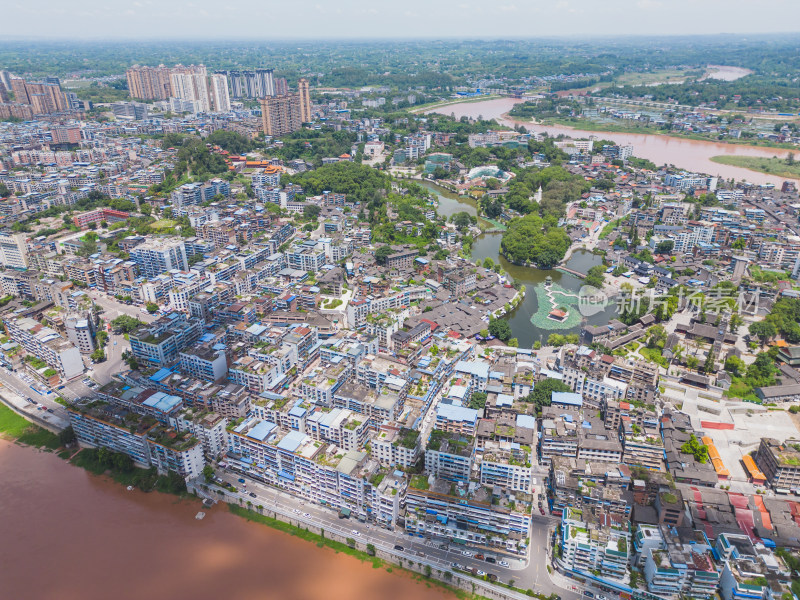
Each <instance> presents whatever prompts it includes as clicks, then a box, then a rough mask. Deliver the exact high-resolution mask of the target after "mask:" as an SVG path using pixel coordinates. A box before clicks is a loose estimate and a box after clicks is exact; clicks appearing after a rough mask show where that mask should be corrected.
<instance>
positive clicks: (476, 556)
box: [475, 554, 486, 560]
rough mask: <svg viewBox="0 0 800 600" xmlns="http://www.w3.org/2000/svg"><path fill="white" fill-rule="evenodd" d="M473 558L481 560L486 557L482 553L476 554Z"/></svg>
mask: <svg viewBox="0 0 800 600" xmlns="http://www.w3.org/2000/svg"><path fill="white" fill-rule="evenodd" d="M475 558H476V559H478V560H483V559H484V558H486V557H485V556H484V555H483V554H476V555H475Z"/></svg>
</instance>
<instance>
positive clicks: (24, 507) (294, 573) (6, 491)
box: [0, 440, 454, 600]
mask: <svg viewBox="0 0 800 600" xmlns="http://www.w3.org/2000/svg"><path fill="white" fill-rule="evenodd" d="M0 473H2V484H0V514H2V518H0V542H1V543H0V598H2V599H3V600H108V599H112V598H113V599H114V600H127V599H131V600H134V599H136V600H140V599H141V598H155V599H162V598H174V599H176V600H183V599H188V598H190V599H192V600H206V599H208V600H220V599H231V600H316V599H320V600H322V599H324V600H353V599H357V600H360V599H362V598H363V599H369V598H381V599H387V600H401V599H403V600H405V599H407V598H415V599H417V598H419V599H422V600H446V599H447V598H453V597H454V596H453V595H452V594H449V593H445V592H443V591H441V590H440V589H438V588H427V587H425V586H424V585H422V584H420V583H417V582H415V581H413V580H412V579H410V578H409V577H406V576H404V575H400V574H397V573H387V572H386V571H385V570H383V569H373V568H372V566H371V565H370V564H367V563H361V562H359V561H358V560H356V559H355V558H352V557H350V556H347V555H344V554H336V553H334V552H333V551H332V550H329V549H327V548H318V547H317V546H315V545H313V544H311V543H309V542H306V541H303V540H300V539H298V538H295V537H292V536H290V535H288V534H285V533H282V532H279V531H275V530H273V529H270V528H268V527H265V526H262V525H258V524H256V523H250V522H248V521H245V520H244V519H240V518H239V517H236V516H234V515H232V514H230V513H228V512H227V509H226V507H223V506H216V507H214V508H212V509H210V510H207V511H206V517H205V519H203V520H202V521H197V520H196V519H195V518H194V517H195V514H196V513H197V512H198V510H200V503H199V502H198V501H196V500H179V499H177V498H175V497H173V496H169V495H164V494H159V493H151V494H145V493H142V492H139V491H134V492H128V491H127V490H126V489H125V488H124V487H122V486H121V485H119V484H116V483H114V482H112V481H109V480H106V479H105V478H101V477H96V476H94V475H90V474H89V473H87V472H86V471H84V470H83V469H80V468H78V467H74V466H72V465H70V464H68V463H66V462H65V461H63V460H61V459H60V458H58V457H57V456H55V455H54V454H51V453H46V452H40V451H37V450H34V449H31V448H25V447H21V446H17V445H15V444H11V443H9V442H6V441H4V440H0Z"/></svg>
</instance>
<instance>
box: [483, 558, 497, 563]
mask: <svg viewBox="0 0 800 600" xmlns="http://www.w3.org/2000/svg"><path fill="white" fill-rule="evenodd" d="M486 562H488V563H491V564H495V563H496V562H497V559H496V558H495V557H494V556H487V557H486Z"/></svg>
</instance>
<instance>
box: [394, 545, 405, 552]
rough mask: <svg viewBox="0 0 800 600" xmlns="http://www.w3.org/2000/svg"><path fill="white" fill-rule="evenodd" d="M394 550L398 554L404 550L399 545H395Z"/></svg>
mask: <svg viewBox="0 0 800 600" xmlns="http://www.w3.org/2000/svg"><path fill="white" fill-rule="evenodd" d="M394 549H395V550H397V551H398V552H402V551H403V550H405V548H403V547H402V546H401V545H400V544H395V545H394Z"/></svg>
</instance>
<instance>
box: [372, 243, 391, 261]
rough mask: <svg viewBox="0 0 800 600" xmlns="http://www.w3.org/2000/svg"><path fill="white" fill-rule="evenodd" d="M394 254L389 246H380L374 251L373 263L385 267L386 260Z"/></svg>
mask: <svg viewBox="0 0 800 600" xmlns="http://www.w3.org/2000/svg"><path fill="white" fill-rule="evenodd" d="M392 254H394V250H392V248H391V246H381V247H380V248H378V249H377V250H376V251H375V262H376V263H377V264H379V265H385V264H386V259H387V258H389V257H390V256H391V255H392Z"/></svg>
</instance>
